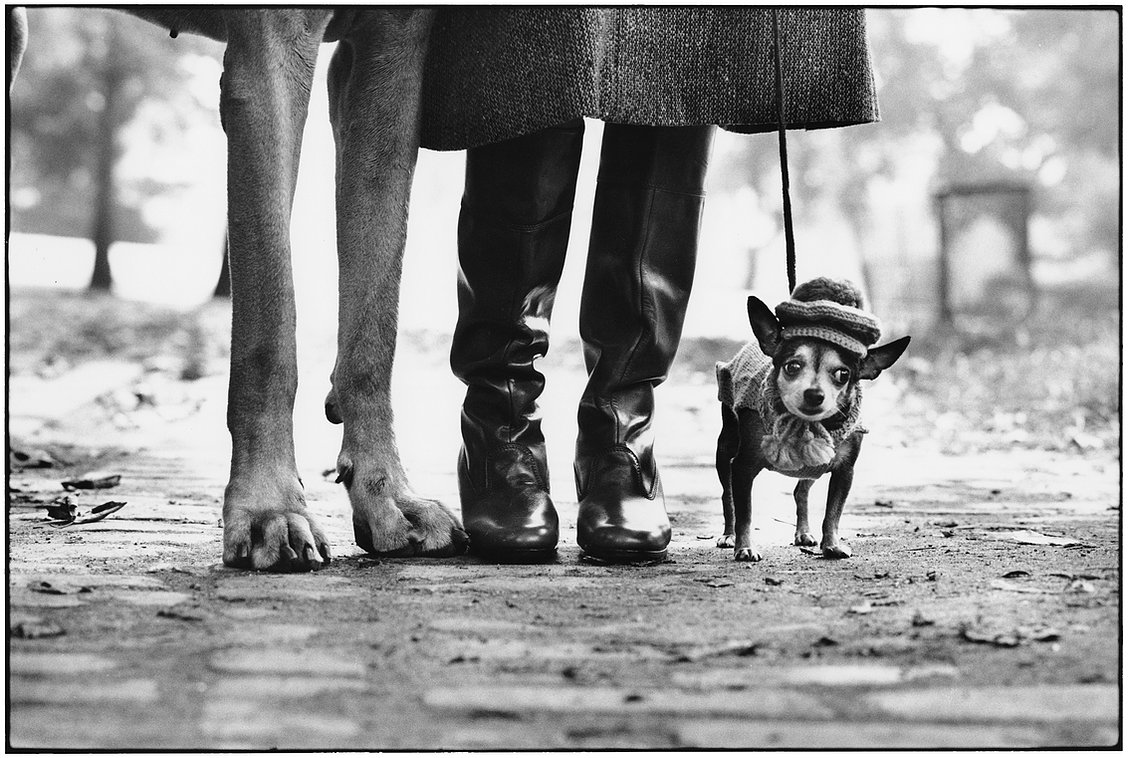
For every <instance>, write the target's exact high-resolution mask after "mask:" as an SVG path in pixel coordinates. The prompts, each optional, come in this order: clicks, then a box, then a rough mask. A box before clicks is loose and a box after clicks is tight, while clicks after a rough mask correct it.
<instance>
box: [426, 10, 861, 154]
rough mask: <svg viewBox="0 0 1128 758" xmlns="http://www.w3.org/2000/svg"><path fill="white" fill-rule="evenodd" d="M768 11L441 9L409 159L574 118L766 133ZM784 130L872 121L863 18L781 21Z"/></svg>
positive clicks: (834, 15) (802, 13)
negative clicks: (420, 151) (416, 143)
mask: <svg viewBox="0 0 1128 758" xmlns="http://www.w3.org/2000/svg"><path fill="white" fill-rule="evenodd" d="M771 13H772V10H770V9H764V8H745V7H696V8H674V7H654V8H640V7H610V8H608V7H604V8H591V7H582V6H554V7H513V8H508V7H499V6H492V7H491V6H448V7H443V8H441V9H440V10H439V13H438V15H437V17H436V20H435V27H434V29H433V32H432V35H431V44H430V49H429V53H428V58H427V69H426V74H425V81H424V91H423V125H422V136H421V139H422V145H423V146H424V147H428V148H432V149H437V150H459V149H464V148H468V147H474V146H477V145H482V144H487V143H491V142H497V141H500V140H504V139H509V138H511V137H517V136H520V135H522V134H527V133H530V132H533V131H538V130H540V129H543V128H545V127H549V126H553V125H555V124H560V123H563V122H565V121H570V120H572V119H574V118H578V117H581V116H584V117H589V118H597V119H602V120H605V121H610V122H614V123H623V124H638V125H655V126H689V125H704V124H718V125H720V126H723V127H725V128H728V129H731V130H733V131H741V132H760V131H767V130H771V129H774V128H776V123H777V100H776V91H775V67H774V63H773V61H774V58H773V49H774V48H773V44H774V43H773V35H772V17H771ZM779 14H780V33H781V38H782V43H781V50H782V52H783V57H782V62H783V72H784V80H785V87H786V103H787V122H788V126H790V127H797V128H820V127H834V126H846V125H850V124H859V123H867V122H872V121H876V120H877V118H878V112H877V102H876V95H875V90H874V81H873V72H872V70H871V68H870V58H869V51H868V49H867V47H866V40H865V16H864V11H862V10H859V9H816V8H780V9H779Z"/></svg>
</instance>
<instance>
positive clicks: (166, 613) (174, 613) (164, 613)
mask: <svg viewBox="0 0 1128 758" xmlns="http://www.w3.org/2000/svg"><path fill="white" fill-rule="evenodd" d="M157 615H158V616H159V617H161V618H163V619H175V620H177V621H203V620H204V617H203V616H201V615H198V614H195V613H189V612H188V611H178V610H176V609H175V608H162V609H161V610H159V611H157Z"/></svg>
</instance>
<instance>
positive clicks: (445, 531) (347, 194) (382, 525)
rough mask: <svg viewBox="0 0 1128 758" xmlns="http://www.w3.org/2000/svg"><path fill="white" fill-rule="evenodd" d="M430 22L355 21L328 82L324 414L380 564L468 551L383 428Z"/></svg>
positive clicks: (404, 13) (382, 14)
mask: <svg viewBox="0 0 1128 758" xmlns="http://www.w3.org/2000/svg"><path fill="white" fill-rule="evenodd" d="M433 14H434V11H432V10H421V9H412V8H399V9H382V10H369V11H365V12H363V14H362V15H361V17H360V18H359V19H358V22H357V23H356V24H355V25H354V27H353V28H352V29H351V30H350V32H349V35H348V36H347V37H346V38H345V39H344V40H342V41H341V43H340V45H339V47H338V49H337V52H336V54H335V55H334V58H333V63H332V66H331V69H330V72H329V98H330V102H329V106H330V119H331V121H332V123H333V134H334V138H335V139H336V142H337V245H338V255H339V259H340V314H339V331H338V335H337V364H336V366H335V367H334V369H333V390H332V392H331V393H330V398H329V400H327V401H326V411H327V414H328V415H329V418H330V420H331V421H341V422H343V423H344V435H343V440H342V445H341V453H340V456H339V457H338V459H337V470H338V474H339V478H340V481H342V482H343V483H344V485H345V487H346V488H347V489H348V492H349V499H350V500H351V501H352V507H353V528H354V531H355V533H356V539H357V544H359V545H360V546H361V547H362V548H364V549H365V550H367V551H368V552H370V553H374V554H380V555H430V556H439V555H451V554H456V553H461V552H463V550H465V548H466V543H467V536H466V533H465V532H464V531H463V530H462V526H461V524H460V523H459V522H458V519H457V518H456V517H455V516H454V515H453V514H452V513H451V512H450V511H448V510H447V509H446V508H444V507H443V506H442V505H441V504H440V503H438V502H435V501H433V500H425V499H422V498H419V497H417V496H416V495H414V494H413V493H412V491H411V488H410V486H409V485H408V482H407V477H406V475H405V473H404V470H403V466H402V464H401V463H400V457H399V451H398V450H397V448H396V443H395V436H394V433H393V427H392V424H393V420H392V406H391V378H392V360H393V357H394V355H395V346H396V325H397V315H398V314H397V309H398V306H399V283H400V273H401V264H402V259H403V248H404V242H405V236H406V232H407V207H408V198H409V195H410V192H411V181H412V176H413V173H414V170H415V160H416V156H417V154H418V150H419V106H420V102H419V101H420V91H421V85H422V78H423V61H424V57H425V55H426V49H427V41H428V36H429V34H430V27H431V21H432V17H433Z"/></svg>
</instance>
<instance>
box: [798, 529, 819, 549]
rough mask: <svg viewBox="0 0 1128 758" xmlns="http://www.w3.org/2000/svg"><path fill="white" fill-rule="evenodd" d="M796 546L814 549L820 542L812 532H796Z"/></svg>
mask: <svg viewBox="0 0 1128 758" xmlns="http://www.w3.org/2000/svg"><path fill="white" fill-rule="evenodd" d="M795 544H796V545H799V546H801V547H814V546H815V545H817V544H819V541H818V540H816V539H815V535H813V534H811V533H810V532H795Z"/></svg>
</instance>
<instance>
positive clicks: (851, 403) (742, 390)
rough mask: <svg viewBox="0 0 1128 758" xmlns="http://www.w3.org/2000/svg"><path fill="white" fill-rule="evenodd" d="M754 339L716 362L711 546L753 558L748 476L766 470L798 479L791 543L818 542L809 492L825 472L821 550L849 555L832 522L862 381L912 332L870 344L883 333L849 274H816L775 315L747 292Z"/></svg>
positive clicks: (845, 486) (843, 489)
mask: <svg viewBox="0 0 1128 758" xmlns="http://www.w3.org/2000/svg"><path fill="white" fill-rule="evenodd" d="M748 319H749V321H750V322H751V324H752V331H753V333H754V334H755V336H756V340H755V341H754V342H749V343H747V344H746V345H745V346H744V347H743V348H741V350H740V352H738V353H737V354H736V356H735V357H734V358H733V359H732V360H731V361H729V362H728V363H718V364H717V383H718V396H719V399H720V401H721V417H722V426H721V434H720V437H719V439H718V440H717V475H718V476H719V477H720V480H721V488H722V502H723V504H724V514H725V533H724V536H722V537H721V538H720V539H719V540H717V547H731V548H735V557H736V560H738V561H758V560H760V559H761V557H762V556H761V554H760V551H759V549H758V548H757V547H756V546H755V545H753V544H752V540H751V529H752V481H753V479H755V478H756V475H757V474H759V473H760V472H761V471H763V470H764V469H768V470H770V471H776V472H779V473H782V474H785V475H787V476H791V477H795V478H797V479H798V480H799V482H798V483H797V484H796V485H795V515H796V525H795V544H796V545H815V544H816V542H815V538H814V535H812V534H811V528H810V524H809V522H808V518H807V495H808V493H809V492H810V489H811V485H812V484H814V481H815V479H817V478H819V477H820V476H822V475H823V474H825V473H827V472H828V471H829V472H830V491H829V493H828V496H827V503H826V513H825V515H824V517H823V523H822V542H821V543H819V544H820V547H821V549H822V553H823V555H824V556H825V557H827V558H848V557H849V556H850V554H851V552H850V548H849V546H848V545H846V544H845V543H843V542H842V541H841V540H840V539H839V537H838V520H839V518H840V517H841V515H842V508H843V506H844V505H845V503H846V497H847V496H848V495H849V494H850V485H851V483H852V482H853V479H854V463H855V462H856V461H857V459H858V453H859V452H860V451H861V447H862V435H863V434H865V433H866V429H865V428H864V427H862V426H861V425H860V424H859V420H858V419H859V413H860V411H861V403H862V390H861V387H860V386H859V381H860V380H862V379H875V378H877V376H878V375H879V374H880V373H881V372H882V371H884V370H885V369H887V368H889V367H890V366H892V365H893V364H894V363H895V362H896V361H897V359H898V358H900V357H901V354H902V353H904V351H905V348H906V347H908V344H909V337H902V338H901V339H899V340H895V341H893V342H890V343H888V344H886V345H882V346H881V347H870V346H871V345H873V344H874V343H876V342H877V340H878V339H879V338H880V336H881V327H880V324H879V323H878V321H877V319H876V318H875V317H874V316H873V315H872V314H870V313H868V312H866V311H865V310H863V303H862V296H861V293H860V292H859V290H858V288H857V287H856V286H854V285H853V284H852V283H850V282H848V281H845V280H833V279H827V278H819V279H813V280H811V281H809V282H805V283H804V284H801V285H799V286H798V287H796V288H795V291H794V292H793V293H792V295H791V299H790V300H787V301H785V302H783V303H780V304H779V306H777V307H776V312H775V313H774V314H773V313H772V311H771V309H769V308H768V306H767V305H765V304H764V302H763V301H762V300H760V299H759V298H756V297H749V298H748Z"/></svg>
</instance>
